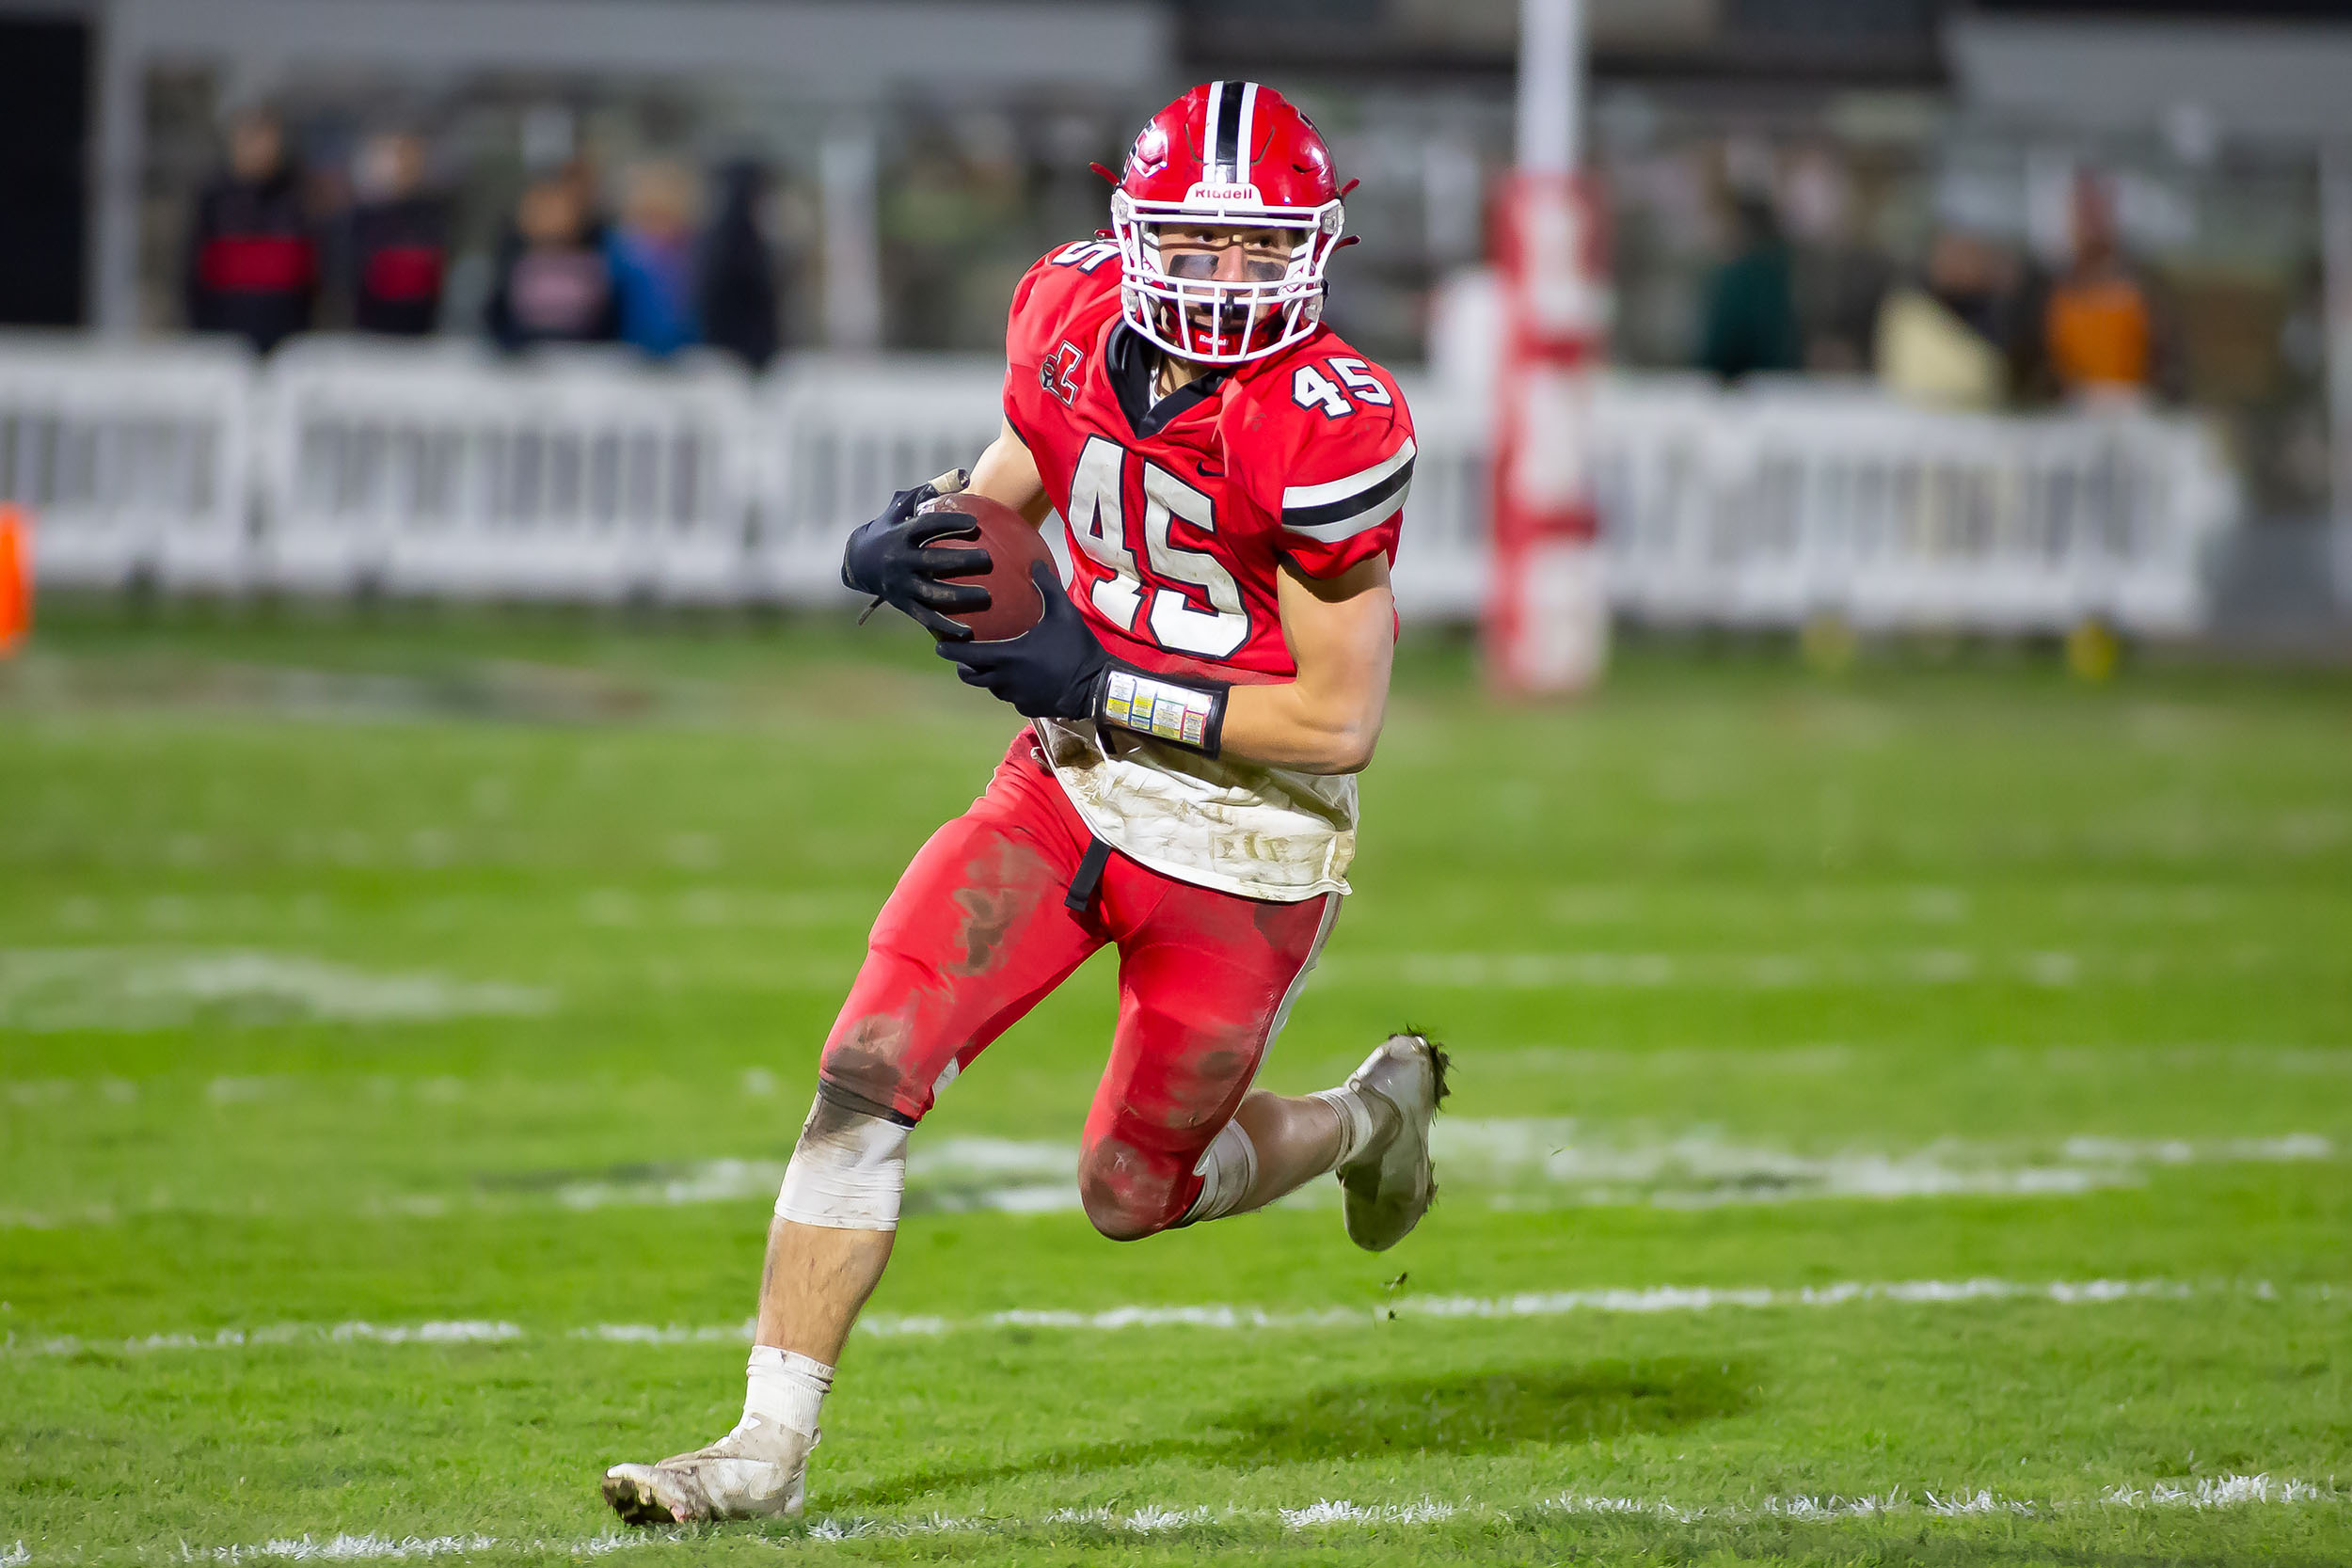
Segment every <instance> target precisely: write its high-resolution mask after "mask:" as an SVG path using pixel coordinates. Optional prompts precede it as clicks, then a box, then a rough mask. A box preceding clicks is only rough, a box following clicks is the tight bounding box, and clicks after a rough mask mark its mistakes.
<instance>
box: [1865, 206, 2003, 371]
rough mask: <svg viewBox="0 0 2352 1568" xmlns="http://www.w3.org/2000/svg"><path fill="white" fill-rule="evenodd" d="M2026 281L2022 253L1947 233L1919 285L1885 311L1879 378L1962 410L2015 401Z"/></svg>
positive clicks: (1895, 296)
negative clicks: (2018, 256)
mask: <svg viewBox="0 0 2352 1568" xmlns="http://www.w3.org/2000/svg"><path fill="white" fill-rule="evenodd" d="M2023 283H2024V278H2023V273H2022V270H2021V267H2020V265H2019V262H2018V261H2017V259H2016V257H2015V256H2013V255H2012V254H2010V252H2009V251H2007V250H2005V249H2003V248H2002V247H2000V246H1998V245H1994V243H1993V242H1991V241H1989V240H1986V239H1983V238H1980V237H1979V236H1977V235H1974V234H1967V233H1963V232H1960V231H1959V230H1946V231H1945V232H1943V233H1941V234H1938V235H1937V236H1936V237H1935V243H1934V245H1932V246H1931V248H1930V249H1929V252H1928V264H1927V271H1926V273H1925V275H1924V277H1921V279H1920V280H1919V281H1918V282H1917V283H1915V284H1912V285H1909V286H1906V287H1904V288H1900V289H1898V290H1896V291H1895V292H1894V293H1890V294H1889V295H1887V298H1886V303H1885V305H1884V307H1883V308H1882V309H1880V311H1879V319H1878V367H1879V377H1880V379H1881V380H1882V381H1883V382H1884V383H1885V384H1886V387H1887V388H1888V389H1889V390H1891V391H1894V392H1897V393H1899V394H1900V395H1902V396H1904V397H1909V398H1915V399H1917V400H1918V401H1920V402H1923V403H1938V404H1946V405H1947V406H1951V407H1957V408H1997V407H2000V406H2001V405H2003V404H2006V403H2008V402H2009V400H2010V392H2011V390H2012V385H2013V379H2014V371H2015V366H2016V362H2017V359H2018V356H2019V355H2020V354H2021V353H2022V352H2023V351H2024V349H2025V344H2024V342H2023V339H2024V336H2025V333H2024V330H2023V327H2024V320H2025V306H2024V297H2025V296H2024V286H2023Z"/></svg>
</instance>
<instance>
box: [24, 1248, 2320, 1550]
mask: <svg viewBox="0 0 2352 1568" xmlns="http://www.w3.org/2000/svg"><path fill="white" fill-rule="evenodd" d="M2346 1293H2347V1291H2346V1289H2345V1288H2344V1287H2339V1286H2335V1285H2328V1284H2309V1285H2298V1286H2289V1287H2287V1288H2285V1289H2283V1290H2282V1289H2280V1287H2278V1286H2276V1285H2274V1284H2272V1283H2271V1282H2270V1281H2269V1280H2266V1279H2256V1280H2227V1281H2207V1282H2203V1283H2196V1284H2192V1283H2189V1282H2187V1281H2183V1280H2171V1279H2082V1280H2047V1281H2041V1282H2033V1281H2022V1280H2013V1279H1908V1280H1889V1281H1878V1282H1865V1281H1850V1282H1846V1283H1842V1284H1836V1285H1807V1286H1802V1287H1799V1288H1797V1289H1794V1290H1788V1289H1781V1288H1776V1287H1772V1286H1764V1285H1758V1286H1744V1287H1743V1286H1717V1285H1651V1286H1644V1287H1638V1288H1616V1289H1606V1290H1584V1291H1520V1292H1518V1293H1516V1294H1512V1295H1504V1296H1405V1297H1401V1298H1399V1299H1398V1300H1396V1301H1393V1302H1388V1303H1384V1304H1382V1305H1380V1306H1377V1307H1305V1308H1295V1309H1289V1310H1284V1309H1268V1308H1266V1307H1251V1306H1239V1305H1234V1304H1231V1303H1210V1304H1207V1305H1200V1306H1168V1307H1152V1306H1134V1307H1106V1308H1102V1309H1099V1310H1096V1311H1071V1310H1062V1309H1055V1308H1041V1307H1016V1308H1013V1309H1010V1310H1008V1311H1002V1312H989V1313H985V1314H982V1315H979V1316H977V1317H967V1318H951V1317H944V1316H931V1315H921V1314H917V1315H898V1314H892V1313H869V1314H867V1315H866V1317H864V1318H861V1319H859V1320H858V1324H857V1331H858V1332H859V1333H861V1334H866V1335H871V1336H875V1337H878V1338H903V1337H908V1336H914V1337H930V1336H937V1335H946V1334H968V1333H975V1332H988V1331H993V1330H997V1329H1006V1328H1023V1329H1041V1328H1048V1329H1063V1330H1070V1331H1074V1332H1080V1333H1114V1332H1122V1331H1125V1330H1129V1329H1158V1328H1201V1329H1210V1330H1215V1331H1219V1332H1228V1333H1231V1332H1252V1333H1255V1332H1274V1331H1285V1330H1296V1329H1317V1328H1370V1327H1373V1326H1375V1325H1376V1324H1378V1323H1386V1322H1389V1321H1391V1320H1392V1319H1396V1318H1438V1319H1446V1318H1473V1319H1512V1318H1556V1317H1565V1316H1568V1315H1570V1314H1574V1313H1583V1312H1600V1313H1613V1314H1650V1313H1661V1312H1717V1311H1723V1310H1724V1309H1726V1308H1735V1307H1736V1308H1743V1309H1746V1310H1750V1311H1760V1310H1767V1309H1771V1308H1776V1307H1778V1308H1815V1309H1820V1308H1827V1307H1851V1306H1857V1305H1868V1304H1872V1303H1884V1304H1888V1305H1892V1306H1900V1307H1950V1306H1959V1305H1963V1304H1965V1303H1969V1302H1988V1301H1990V1302H2046V1303H2050V1304H2052V1305H2055V1306H2059V1307H2087V1306H2100V1305H2105V1304H2108V1303H2113V1302H2124V1301H2187V1300H2191V1299H2195V1298H2200V1297H2215V1296H2227V1297H2233V1298H2237V1299H2242V1300H2249V1301H2286V1300H2295V1301H2312V1302H2328V1301H2334V1300H2336V1299H2338V1297H2339V1296H2340V1295H2344V1294H2346ZM548 1337H550V1338H572V1339H588V1340H596V1341H601V1342H604V1343H608V1344H630V1345H684V1344H749V1343H750V1342H751V1338H752V1324H751V1323H750V1321H749V1320H745V1321H743V1322H740V1323H705V1324H677V1323H590V1324H585V1325H583V1326H580V1327H577V1328H572V1329H568V1330H560V1331H553V1332H552V1333H551V1334H550V1335H549V1336H548ZM530 1338H536V1336H534V1335H533V1334H532V1333H531V1332H530V1331H529V1330H526V1329H524V1328H522V1327H521V1326H520V1325H518V1324H516V1323H504V1322H488V1321H484V1320H461V1321H453V1322H434V1323H409V1324H386V1323H275V1324H271V1325H269V1326H266V1327H262V1328H255V1329H238V1328H224V1329H219V1330H216V1331H215V1332H214V1333H211V1334H148V1335H141V1336H135V1337H133V1338H126V1339H88V1338H81V1337H79V1336H75V1335H56V1336H46V1337H40V1338H34V1337H29V1336H19V1335H16V1334H13V1333H12V1334H9V1335H8V1337H7V1338H5V1339H0V1354H10V1355H76V1354H81V1353H82V1352H84V1351H99V1352H108V1353H119V1354H130V1355H142V1354H154V1353H158V1352H168V1351H208V1350H241V1349H245V1348H246V1347H255V1346H271V1345H328V1344H379V1345H466V1344H503V1343H509V1342H513V1341H516V1340H522V1339H530ZM0 1568H5V1565H0Z"/></svg>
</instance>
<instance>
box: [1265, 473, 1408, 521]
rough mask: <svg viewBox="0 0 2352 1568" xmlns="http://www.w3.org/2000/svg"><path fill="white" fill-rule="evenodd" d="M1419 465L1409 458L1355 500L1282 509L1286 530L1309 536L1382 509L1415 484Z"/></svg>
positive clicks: (1359, 493) (1363, 490)
mask: <svg viewBox="0 0 2352 1568" xmlns="http://www.w3.org/2000/svg"><path fill="white" fill-rule="evenodd" d="M1417 461H1419V459H1417V458H1412V457H1408V458H1406V460H1405V462H1404V464H1403V465H1402V466H1401V467H1398V468H1397V470H1396V471H1395V472H1394V473H1392V474H1390V475H1388V476H1387V477H1386V478H1384V479H1382V480H1381V481H1380V482H1379V483H1376V484H1372V485H1367V486H1366V487H1365V488H1363V489H1361V490H1359V491H1357V492H1356V493H1355V494H1354V495H1352V496H1343V497H1342V498H1341V499H1338V500H1335V501H1326V502H1325V503H1324V504H1323V505H1321V506H1286V507H1284V508H1283V509H1282V526H1283V527H1284V528H1286V529H1290V530H1292V531H1295V532H1299V533H1309V532H1312V531H1314V530H1316V529H1326V528H1332V527H1335V526H1336V525H1338V524H1341V523H1344V522H1346V521H1348V520H1349V519H1351V518H1354V517H1357V516H1360V515H1363V514H1364V513H1366V512H1372V511H1375V510H1377V509H1378V507H1379V506H1380V503H1381V502H1383V501H1385V500H1388V499H1391V498H1392V497H1394V496H1396V495H1397V494H1399V493H1400V492H1402V491H1403V490H1404V489H1405V488H1406V486H1407V485H1409V484H1411V483H1413V465H1414V463H1416V462H1417Z"/></svg>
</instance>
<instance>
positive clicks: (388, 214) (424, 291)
mask: <svg viewBox="0 0 2352 1568" xmlns="http://www.w3.org/2000/svg"><path fill="white" fill-rule="evenodd" d="M352 183H353V184H354V186H355V187H356V188H357V190H358V202H357V203H356V204H355V205H354V206H353V208H352V212H351V254H350V267H351V275H350V277H351V313H352V321H353V324H354V325H357V326H358V328H359V330H360V331H362V332H381V333H385V334H387V335H389V336H392V337H401V338H419V337H422V336H424V335H425V334H426V333H429V332H431V331H432V330H433V326H434V323H435V322H436V321H437V319H438V317H439V315H440V309H441V275H442V271H443V269H444V267H445V265H446V262H447V258H448V251H449V208H448V204H447V203H445V202H444V201H442V200H441V199H440V198H438V197H437V196H434V195H431V194H429V193H428V192H427V191H426V190H425V149H424V143H423V141H422V140H421V139H420V138H419V137H417V136H416V135H413V134H411V133H409V132H405V131H390V132H385V133H383V134H381V135H374V136H371V137H369V138H368V140H367V141H366V143H365V144H363V145H362V146H361V148H360V150H359V157H358V164H357V167H356V168H355V170H354V173H353V180H352Z"/></svg>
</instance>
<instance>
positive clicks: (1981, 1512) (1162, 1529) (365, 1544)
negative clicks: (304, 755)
mask: <svg viewBox="0 0 2352 1568" xmlns="http://www.w3.org/2000/svg"><path fill="white" fill-rule="evenodd" d="M2344 1500H2345V1494H2344V1493H2343V1492H2342V1491H2339V1490H2338V1489H2337V1488H2336V1486H2335V1484H2334V1483H2333V1482H2332V1481H2330V1482H2327V1483H2320V1482H2314V1481H2300V1480H2296V1479H2292V1478H2288V1479H2278V1480H2274V1479H2273V1478H2272V1477H2271V1476H2270V1475H2269V1474H2267V1473H2263V1474H2258V1475H2229V1476H2220V1477H2215V1478H2210V1479H2204V1480H2200V1481H2194V1482H2192V1483H2190V1484H2188V1485H2185V1486H2172V1485H2169V1484H2167V1483H2165V1482H2162V1481H2152V1482H2150V1483H2149V1484H2148V1485H2146V1486H2111V1487H2109V1488H2108V1489H2107V1490H2106V1492H2105V1493H2103V1494H2101V1495H2100V1496H2099V1497H2096V1498H2089V1499H2062V1498H2035V1497H2010V1496H2008V1495H2006V1494H2003V1493H1998V1492H1994V1491H1991V1490H1989V1489H1982V1488H1979V1489H1977V1490H1974V1491H1970V1490H1966V1489H1963V1490H1960V1491H1955V1492H1942V1493H1939V1492H1937V1491H1935V1490H1933V1489H1931V1488H1928V1487H1922V1486H1911V1487H1896V1488H1893V1489H1890V1490H1889V1491H1886V1492H1884V1493H1881V1494H1877V1495H1873V1496H1862V1497H1844V1496H1839V1495H1830V1496H1812V1495H1803V1494H1800V1495H1795V1496H1789V1497H1765V1498H1761V1499H1759V1500H1757V1501H1754V1502H1724V1503H1691V1502H1676V1501H1673V1500H1671V1499H1668V1498H1663V1497H1609V1496H1602V1495H1595V1494H1587V1493H1567V1494H1564V1495H1561V1496H1557V1497H1545V1498H1540V1499H1538V1500H1536V1501H1534V1502H1533V1503H1531V1504H1528V1505H1525V1506H1523V1507H1520V1508H1517V1509H1509V1508H1495V1507H1491V1506H1489V1505H1486V1504H1484V1503H1479V1502H1474V1501H1465V1502H1462V1503H1451V1502H1440V1501H1438V1500H1437V1499H1436V1498H1433V1497H1423V1498H1422V1499H1420V1500H1419V1501H1416V1502H1405V1503H1358V1502H1354V1501H1351V1500H1350V1499H1347V1498H1344V1497H1320V1498H1317V1499H1316V1500H1314V1501H1313V1502H1307V1503H1301V1504H1299V1505H1298V1506H1296V1507H1295V1508H1284V1507H1279V1506H1277V1507H1274V1508H1240V1507H1234V1506H1231V1505H1229V1506H1227V1507H1225V1508H1222V1509H1213V1508H1209V1507H1207V1506H1204V1505H1198V1504H1196V1505H1195V1506H1193V1507H1190V1508H1169V1507H1163V1506H1157V1505H1145V1506H1143V1507H1140V1508H1135V1509H1125V1510H1112V1509H1108V1508H1088V1509H1057V1510H1056V1511H1055V1512H1053V1513H1046V1514H1042V1515H1039V1516H1036V1517H1032V1518H1022V1517H1018V1516H1012V1517H990V1516H987V1515H978V1516H972V1517H959V1516H953V1515H947V1514H940V1513H934V1514H931V1515H930V1517H928V1518H921V1519H873V1518H864V1517H857V1516H849V1517H842V1516H836V1515H831V1514H820V1515H818V1517H817V1518H815V1519H812V1520H811V1521H809V1524H808V1528H807V1535H808V1538H809V1539H810V1540H813V1541H856V1540H866V1539H871V1538H874V1537H883V1538H891V1537H908V1536H930V1535H1007V1536H1013V1535H1029V1534H1035V1533H1040V1532H1044V1531H1050V1530H1053V1529H1056V1528H1073V1527H1075V1528H1092V1529H1108V1530H1118V1531H1121V1532H1124V1533H1127V1534H1134V1535H1146V1536H1152V1535H1174V1534H1181V1533H1183V1532H1184V1531H1187V1530H1193V1529H1200V1528H1227V1529H1230V1528H1233V1527H1235V1526H1245V1527H1247V1526H1256V1527H1259V1528H1265V1527H1267V1526H1272V1525H1277V1524H1279V1527H1280V1528H1282V1530H1284V1531H1285V1532H1287V1533H1305V1532H1310V1531H1313V1532H1327V1531H1332V1530H1370V1529H1396V1528H1408V1529H1409V1528H1426V1527H1429V1526H1433V1525H1442V1524H1445V1523H1447V1522H1448V1521H1450V1520H1454V1519H1467V1520H1470V1521H1475V1522H1479V1523H1485V1524H1500V1525H1513V1524H1519V1525H1527V1524H1536V1523H1540V1522H1542V1521H1543V1520H1544V1519H1545V1518H1547V1517H1549V1516H1556V1515H1562V1514H1566V1515H1575V1516H1597V1517H1617V1518H1641V1519H1655V1520H1659V1521H1661V1522H1663V1523H1668V1524H1696V1523H1698V1522H1700V1521H1702V1520H1705V1521H1711V1522H1715V1523H1719V1524H1749V1523H1754V1522H1757V1521H1762V1520H1774V1521H1778V1520H1797V1521H1804V1522H1815V1523H1836V1522H1841V1521H1850V1520H1874V1519H1886V1518H1901V1517H1910V1518H1941V1519H1967V1518H1981V1517H1990V1516H2006V1517H2013V1518H2049V1517H2054V1516H2057V1515H2059V1514H2074V1515H2080V1514H2082V1513H2089V1512H2096V1511H2114V1510H2123V1511H2128V1512H2133V1513H2153V1512H2161V1511H2174V1510H2179V1511H2185V1512H2190V1513H2217V1512H2220V1511H2224V1510H2235V1509H2246V1508H2296V1507H2309V1506H2312V1505H2317V1504H2340V1503H2342V1502H2344ZM693 1539H695V1533H694V1532H691V1531H686V1530H645V1531H634V1532H629V1533H626V1534H623V1533H617V1532H611V1531H608V1532H606V1533H603V1534H599V1535H592V1536H586V1537H581V1538H578V1539H574V1540H570V1541H549V1540H547V1539H545V1538H544V1537H539V1538H533V1539H531V1540H521V1539H501V1538H499V1537H496V1536H489V1535H435V1536H420V1535H406V1536H389V1535H375V1534H368V1535H348V1534H338V1535H333V1536H329V1537H327V1538H326V1539H325V1540H320V1539H318V1538H316V1537H314V1536H311V1535H301V1536H293V1537H281V1538H278V1539H276V1540H270V1541H261V1542H255V1543H252V1544H243V1545H227V1546H195V1545H190V1544H186V1543H182V1544H181V1545H180V1546H179V1549H178V1550H177V1551H176V1552H165V1553H161V1554H149V1553H146V1552H142V1553H141V1554H140V1555H142V1556H146V1555H164V1556H169V1557H176V1558H177V1559H178V1560H181V1561H183V1562H227V1563H239V1562H254V1561H288V1562H363V1561H402V1560H409V1559H416V1558H437V1557H466V1556H469V1555H472V1554H475V1553H482V1552H492V1551H496V1552H504V1553H519V1552H536V1553H543V1554H547V1555H549V1556H569V1557H600V1556H604V1555H606V1554H609V1553H612V1552H617V1551H627V1550H628V1549H630V1548H632V1547H636V1546H646V1545H655V1544H665V1543H672V1542H679V1541H691V1540H693ZM81 1556H82V1553H81V1552H79V1551H72V1552H56V1553H44V1554H40V1555H39V1556H36V1555H35V1554H34V1553H32V1552H30V1551H28V1550H27V1549H26V1547H25V1544H24V1542H22V1541H19V1542H17V1543H16V1544H15V1545H14V1546H13V1547H12V1548H10V1549H8V1550H6V1551H0V1568H26V1565H27V1564H30V1563H32V1562H35V1561H49V1562H64V1561H71V1560H80V1558H81Z"/></svg>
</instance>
